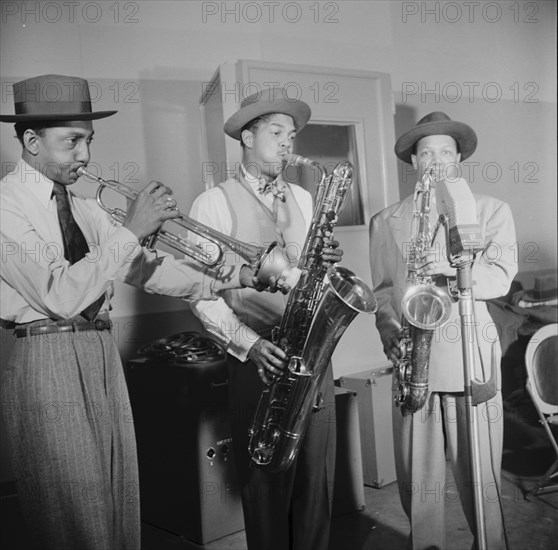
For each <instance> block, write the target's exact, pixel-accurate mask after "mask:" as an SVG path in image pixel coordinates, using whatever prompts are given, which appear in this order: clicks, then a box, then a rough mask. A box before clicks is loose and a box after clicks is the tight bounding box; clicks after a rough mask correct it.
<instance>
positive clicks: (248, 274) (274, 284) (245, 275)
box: [240, 265, 300, 294]
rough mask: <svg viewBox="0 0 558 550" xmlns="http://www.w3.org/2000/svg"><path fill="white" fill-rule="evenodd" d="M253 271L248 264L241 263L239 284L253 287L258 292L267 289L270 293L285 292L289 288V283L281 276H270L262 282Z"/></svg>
mask: <svg viewBox="0 0 558 550" xmlns="http://www.w3.org/2000/svg"><path fill="white" fill-rule="evenodd" d="M254 273H255V272H254V270H253V269H252V268H251V267H250V266H249V265H243V266H242V268H241V269H240V284H241V285H242V286H243V287H246V288H254V289H255V290H257V291H258V292H262V291H264V290H267V291H268V292H272V293H273V292H277V291H280V292H282V293H283V294H287V293H288V292H290V290H291V285H290V284H289V282H288V281H287V279H286V278H285V277H283V276H281V277H270V278H269V281H268V283H263V282H261V281H260V280H259V279H258V278H257V277H256V276H255V275H254ZM299 274H300V272H299Z"/></svg>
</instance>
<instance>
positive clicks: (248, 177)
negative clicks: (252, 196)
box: [240, 164, 260, 193]
mask: <svg viewBox="0 0 558 550" xmlns="http://www.w3.org/2000/svg"><path fill="white" fill-rule="evenodd" d="M240 170H241V171H242V177H243V178H244V180H245V181H246V183H247V184H248V185H249V186H250V187H251V188H252V190H253V191H254V193H257V192H258V187H259V185H260V180H259V178H257V177H256V176H253V175H252V174H250V172H248V170H246V167H245V166H244V164H241V165H240Z"/></svg>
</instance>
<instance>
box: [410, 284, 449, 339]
mask: <svg viewBox="0 0 558 550" xmlns="http://www.w3.org/2000/svg"><path fill="white" fill-rule="evenodd" d="M401 310H402V313H403V315H404V316H405V318H406V319H407V321H409V323H410V324H411V325H413V326H415V327H417V328H421V329H424V330H434V329H436V328H437V327H441V326H442V325H445V324H446V323H447V322H448V320H449V318H450V315H451V300H450V297H449V296H448V295H447V294H446V292H445V291H444V290H442V289H441V288H439V287H437V286H433V285H416V286H412V287H409V288H408V289H407V291H406V292H405V294H404V295H403V298H402V300H401Z"/></svg>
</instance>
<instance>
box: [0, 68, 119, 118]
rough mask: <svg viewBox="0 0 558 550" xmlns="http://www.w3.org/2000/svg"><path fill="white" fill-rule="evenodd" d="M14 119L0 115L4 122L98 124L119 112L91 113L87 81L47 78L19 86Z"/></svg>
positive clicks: (12, 116) (23, 81) (53, 76)
mask: <svg viewBox="0 0 558 550" xmlns="http://www.w3.org/2000/svg"><path fill="white" fill-rule="evenodd" d="M13 89H14V106H15V114H14V115H0V122H33V121H37V122H50V121H53V122H54V121H58V120H60V121H62V120H96V119H99V118H105V117H108V116H111V115H114V113H116V111H97V112H95V113H94V112H93V111H92V109H91V96H90V95H89V83H88V82H87V80H84V79H83V78H78V77H75V76H64V75H59V74H45V75H41V76H35V77H33V78H28V79H27V80H22V81H21V82H16V83H15V84H14V85H13Z"/></svg>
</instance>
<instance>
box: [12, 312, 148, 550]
mask: <svg viewBox="0 0 558 550" xmlns="http://www.w3.org/2000/svg"><path fill="white" fill-rule="evenodd" d="M42 324H45V323H42ZM1 397H2V408H3V415H4V418H5V421H6V424H7V426H8V436H9V439H10V447H11V456H12V464H13V469H14V472H15V474H16V478H17V482H18V493H19V498H20V503H21V508H22V511H23V514H24V516H25V519H26V521H27V523H28V526H29V529H30V532H31V534H32V535H33V536H35V538H36V539H37V544H38V545H39V546H38V547H40V548H46V549H50V548H52V549H57V550H61V549H68V550H77V549H78V548H79V549H80V550H113V549H117V550H120V549H126V550H136V549H138V548H139V547H140V515H139V483H138V472H137V456H136V444H135V435H134V427H133V420H132V413H131V408H130V403H129V399H128V392H127V388H126V383H125V379H124V372H123V369H122V363H121V360H120V357H119V354H118V349H117V347H116V344H115V342H114V339H113V337H112V334H111V333H110V332H109V331H107V330H105V331H102V332H97V331H85V332H75V333H72V332H67V333H56V334H48V335H40V336H27V337H24V338H18V339H17V341H16V343H15V349H14V351H13V353H12V356H11V357H10V360H9V362H8V364H7V367H6V368H5V369H4V379H3V383H2V395H1Z"/></svg>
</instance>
